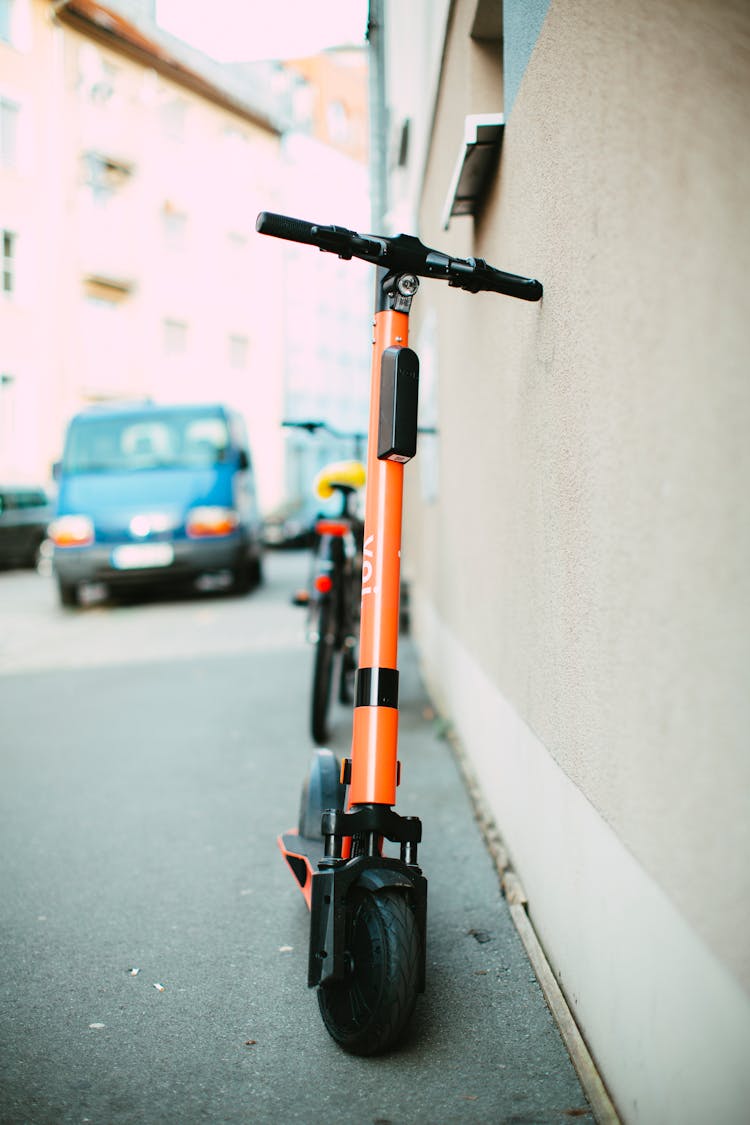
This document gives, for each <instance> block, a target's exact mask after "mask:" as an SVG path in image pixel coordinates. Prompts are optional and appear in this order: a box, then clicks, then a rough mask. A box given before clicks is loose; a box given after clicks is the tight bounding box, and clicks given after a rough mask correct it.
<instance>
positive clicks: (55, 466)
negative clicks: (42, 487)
mask: <svg viewBox="0 0 750 1125" xmlns="http://www.w3.org/2000/svg"><path fill="white" fill-rule="evenodd" d="M61 473H62V461H53V462H52V479H53V480H59V479H60V475H61Z"/></svg>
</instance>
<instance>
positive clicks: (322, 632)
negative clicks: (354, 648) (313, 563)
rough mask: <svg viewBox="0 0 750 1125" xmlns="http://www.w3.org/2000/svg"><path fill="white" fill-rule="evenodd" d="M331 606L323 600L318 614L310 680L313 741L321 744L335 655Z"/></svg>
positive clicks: (323, 739) (323, 740) (326, 729)
mask: <svg viewBox="0 0 750 1125" xmlns="http://www.w3.org/2000/svg"><path fill="white" fill-rule="evenodd" d="M332 617H333V606H332V605H331V604H330V602H323V603H322V605H321V607H320V611H319V616H318V639H317V641H316V643H315V665H314V667H313V682H312V714H311V728H312V736H313V742H315V743H316V744H317V745H318V746H323V745H324V743H326V742H327V741H328V709H329V707H330V705H331V682H332V680H333V663H334V655H335V638H334V636H333V621H332Z"/></svg>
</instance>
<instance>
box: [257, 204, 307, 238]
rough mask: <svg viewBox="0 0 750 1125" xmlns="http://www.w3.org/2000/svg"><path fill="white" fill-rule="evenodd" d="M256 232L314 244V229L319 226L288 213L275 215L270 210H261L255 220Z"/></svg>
mask: <svg viewBox="0 0 750 1125" xmlns="http://www.w3.org/2000/svg"><path fill="white" fill-rule="evenodd" d="M255 229H256V230H257V232H258V234H271V235H273V237H274V238H286V239H287V240H288V241H289V242H304V243H306V244H307V245H309V246H315V245H316V239H315V237H314V233H313V232H314V231H317V230H318V229H319V228H318V227H316V225H315V224H314V223H308V222H305V220H304V219H291V218H289V216H288V215H275V214H274V213H273V212H272V211H261V213H260V214H259V215H258V218H257V219H256V220H255Z"/></svg>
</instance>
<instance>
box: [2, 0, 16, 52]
mask: <svg viewBox="0 0 750 1125" xmlns="http://www.w3.org/2000/svg"><path fill="white" fill-rule="evenodd" d="M12 27H13V0H0V41H2V42H3V43H12V42H13V40H12V38H11V30H12Z"/></svg>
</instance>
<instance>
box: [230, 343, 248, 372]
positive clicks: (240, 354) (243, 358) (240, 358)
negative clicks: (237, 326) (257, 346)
mask: <svg viewBox="0 0 750 1125" xmlns="http://www.w3.org/2000/svg"><path fill="white" fill-rule="evenodd" d="M247 347H248V341H247V336H230V337H229V366H230V367H235V368H245V367H247Z"/></svg>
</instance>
